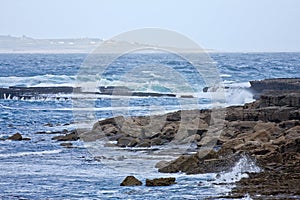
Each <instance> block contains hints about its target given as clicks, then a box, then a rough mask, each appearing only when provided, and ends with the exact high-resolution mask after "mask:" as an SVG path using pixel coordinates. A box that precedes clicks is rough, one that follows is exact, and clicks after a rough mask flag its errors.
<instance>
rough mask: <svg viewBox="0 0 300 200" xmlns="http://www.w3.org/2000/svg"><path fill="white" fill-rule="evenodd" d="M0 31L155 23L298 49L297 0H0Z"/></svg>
mask: <svg viewBox="0 0 300 200" xmlns="http://www.w3.org/2000/svg"><path fill="white" fill-rule="evenodd" d="M0 2H1V4H0V34H1V35H13V36H22V35H23V34H24V35H26V36H30V37H34V38H77V37H97V38H104V39H108V38H110V37H112V36H114V35H116V34H119V33H121V32H124V31H128V30H132V29H137V28H144V27H158V28H167V29H171V30H174V31H178V32H180V33H182V34H184V35H186V36H188V37H190V38H191V39H193V40H194V41H196V42H197V43H199V44H200V45H201V46H202V47H203V48H213V49H217V50H225V51H300V0H205V1H204V0H194V1H193V0H182V1H176V0H148V1H146V0H144V1H142V0H118V1H117V0H106V1H102V0H81V1H79V0H0Z"/></svg>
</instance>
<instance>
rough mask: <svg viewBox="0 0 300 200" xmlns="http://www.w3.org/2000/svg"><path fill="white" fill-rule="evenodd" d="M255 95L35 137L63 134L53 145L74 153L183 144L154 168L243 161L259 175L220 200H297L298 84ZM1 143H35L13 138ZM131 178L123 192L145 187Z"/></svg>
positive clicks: (275, 82)
mask: <svg viewBox="0 0 300 200" xmlns="http://www.w3.org/2000/svg"><path fill="white" fill-rule="evenodd" d="M250 90H252V92H253V93H254V95H255V97H256V98H257V100H256V101H254V102H252V103H248V104H245V105H243V106H231V107H228V108H223V109H217V110H208V109H206V110H182V111H177V112H173V113H168V114H164V115H156V116H139V117H123V116H119V117H115V118H109V119H105V120H101V121H99V122H97V123H95V124H94V126H93V128H92V130H90V131H86V130H84V129H83V130H72V131H68V130H63V131H61V132H37V133H36V134H59V135H56V136H53V137H52V139H53V140H56V141H57V142H61V143H60V145H61V146H63V147H66V148H72V147H74V146H73V144H72V141H76V140H79V139H81V140H82V141H85V142H90V141H96V140H99V139H100V140H102V141H105V144H104V145H105V146H107V147H120V148H127V147H133V148H137V149H139V148H148V147H158V148H157V149H160V147H162V146H163V147H168V146H171V145H185V146H186V147H187V148H186V149H185V150H184V151H183V152H179V153H178V157H177V158H176V159H174V160H171V161H170V160H167V161H164V160H162V161H160V162H158V163H157V164H156V166H155V167H156V168H157V169H158V171H159V172H161V173H177V172H184V173H186V174H199V173H211V172H213V173H219V172H223V171H228V170H230V169H231V168H232V167H233V166H234V165H235V164H236V162H237V161H238V160H239V159H240V158H241V157H243V156H246V157H248V158H250V159H251V160H253V161H255V163H256V165H258V166H259V167H260V168H261V172H259V173H248V178H242V179H241V180H240V181H238V182H237V183H236V186H235V188H233V190H232V192H231V193H230V194H228V195H227V196H220V198H241V197H244V196H245V195H250V197H251V198H253V199H289V198H290V199H297V198H300V187H299V184H300V79H295V78H294V79H269V80H263V81H252V82H251V88H250ZM220 125H221V126H220ZM45 126H52V125H51V124H46V125H45ZM0 140H15V141H21V140H30V138H24V137H22V135H21V134H19V133H16V134H14V135H12V136H11V137H8V138H0ZM172 151H175V150H172V148H170V149H168V152H167V153H174V152H172ZM153 167H154V166H153ZM130 178H131V179H132V177H130ZM216 178H217V177H216ZM131 179H129V183H126V182H125V183H124V184H122V185H127V184H129V185H131V184H132V185H141V184H142V183H141V182H139V181H138V180H134V179H133V181H132V180H131ZM126 180H127V179H126ZM162 180H163V181H166V182H163V183H162V182H161V181H162ZM170 180H171V179H170ZM174 182H175V180H173V179H172V180H171V182H170V181H169V179H166V180H164V179H158V181H157V180H156V179H155V181H154V182H153V181H152V180H148V181H147V182H146V186H154V185H170V184H174Z"/></svg>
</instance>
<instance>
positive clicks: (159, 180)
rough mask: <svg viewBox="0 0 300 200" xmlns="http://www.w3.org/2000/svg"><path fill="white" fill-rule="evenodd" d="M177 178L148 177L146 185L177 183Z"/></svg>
mask: <svg viewBox="0 0 300 200" xmlns="http://www.w3.org/2000/svg"><path fill="white" fill-rule="evenodd" d="M175 181H176V178H174V177H170V178H155V179H152V180H151V179H146V186H170V185H173V184H176V182H175Z"/></svg>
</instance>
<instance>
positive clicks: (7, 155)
mask: <svg viewBox="0 0 300 200" xmlns="http://www.w3.org/2000/svg"><path fill="white" fill-rule="evenodd" d="M60 152H62V150H61V149H57V150H48V151H33V152H18V153H7V154H0V158H9V157H22V156H29V155H45V154H58V153H60Z"/></svg>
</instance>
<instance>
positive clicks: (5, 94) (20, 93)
mask: <svg viewBox="0 0 300 200" xmlns="http://www.w3.org/2000/svg"><path fill="white" fill-rule="evenodd" d="M73 92H75V93H83V94H96V95H118V96H139V97H148V96H150V97H163V96H166V97H176V95H175V94H166V93H155V92H135V91H132V90H130V89H129V88H127V87H124V86H100V87H99V92H85V91H84V90H82V88H80V87H76V88H73V87H67V86H65V87H15V86H14V87H9V88H0V99H7V98H8V99H12V98H19V99H21V98H22V99H31V98H42V97H43V98H47V97H48V96H47V94H71V93H73ZM60 96H61V95H60ZM60 98H62V97H57V99H60ZM67 98H68V97H66V98H65V99H67Z"/></svg>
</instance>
